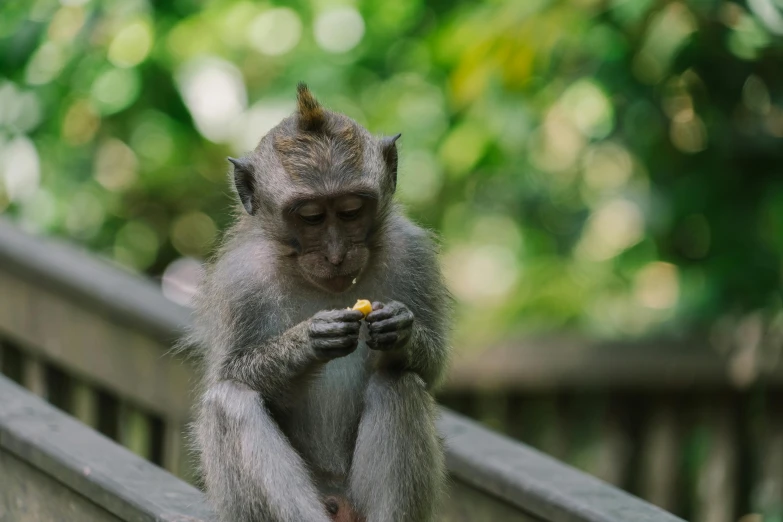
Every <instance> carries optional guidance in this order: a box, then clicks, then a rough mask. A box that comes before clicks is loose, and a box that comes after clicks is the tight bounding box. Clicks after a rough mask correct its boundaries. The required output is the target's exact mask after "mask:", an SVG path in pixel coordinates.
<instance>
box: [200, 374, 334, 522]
mask: <svg viewBox="0 0 783 522" xmlns="http://www.w3.org/2000/svg"><path fill="white" fill-rule="evenodd" d="M201 408H202V409H201V412H200V418H199V420H198V422H197V430H196V438H197V442H198V446H199V450H200V453H201V464H202V467H203V472H204V479H205V483H206V489H207V494H208V495H209V497H210V498H211V500H212V502H213V503H214V504H213V505H214V506H215V507H216V508H217V511H218V513H219V515H220V519H221V520H223V521H226V522H229V521H230V522H251V521H252V522H328V521H329V517H328V516H327V514H326V510H325V509H324V507H323V504H322V503H321V501H320V499H319V497H318V493H317V491H316V488H315V486H314V485H313V483H312V481H311V480H310V477H309V476H308V473H307V469H306V467H305V464H304V462H303V461H302V459H301V457H300V456H299V455H298V454H297V453H296V451H294V449H293V448H292V447H291V445H290V444H289V443H288V440H287V439H286V437H285V435H284V434H283V433H282V431H281V430H280V428H279V426H278V425H277V423H276V422H275V421H274V419H273V418H272V417H271V416H270V415H269V414H268V413H267V411H266V409H265V408H264V405H263V403H262V401H261V399H260V398H259V396H258V394H257V393H256V392H254V391H252V390H250V389H249V388H246V387H244V386H242V385H240V384H236V383H233V382H229V381H222V382H219V383H217V384H215V385H213V386H211V387H210V388H209V390H208V391H207V393H206V394H205V395H204V399H203V403H202V405H201Z"/></svg>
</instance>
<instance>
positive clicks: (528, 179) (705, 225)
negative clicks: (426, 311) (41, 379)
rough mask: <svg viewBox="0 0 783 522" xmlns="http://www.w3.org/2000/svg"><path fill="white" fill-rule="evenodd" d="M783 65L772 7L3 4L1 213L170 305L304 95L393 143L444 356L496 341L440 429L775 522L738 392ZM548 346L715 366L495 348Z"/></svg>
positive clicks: (457, 393) (773, 186) (782, 22)
mask: <svg viewBox="0 0 783 522" xmlns="http://www.w3.org/2000/svg"><path fill="white" fill-rule="evenodd" d="M781 58H783V0H748V1H747V2H732V1H718V0H691V1H680V2H676V1H667V0H655V1H653V0H570V1H566V0H561V1H555V0H551V1H547V0H525V1H522V0H488V1H485V2H468V1H447V0H437V1H434V2H432V1H431V2H425V1H423V0H396V1H388V0H386V1H381V0H377V1H370V0H363V1H362V0H356V1H341V0H310V1H304V0H302V1H296V2H251V1H241V0H170V1H168V0H165V1H164V0H158V1H152V0H59V1H58V0H5V1H3V2H2V3H0V213H3V214H6V215H9V216H11V217H12V219H14V220H15V221H17V222H18V223H19V224H20V226H22V227H23V228H25V229H26V230H30V231H33V232H36V233H42V234H46V235H55V236H63V237H67V238H69V239H70V240H73V241H77V242H79V243H81V244H83V245H84V246H85V247H87V248H89V249H91V250H93V251H95V252H98V253H100V254H101V255H103V256H105V257H107V258H109V259H112V260H114V261H115V262H116V263H118V264H119V265H121V266H124V267H126V268H128V269H130V270H134V271H139V272H145V273H147V274H149V275H151V276H152V277H155V278H157V279H159V280H160V281H161V282H162V284H163V290H164V292H165V293H166V295H167V296H169V297H170V298H172V299H173V300H175V301H178V302H181V303H186V302H187V300H188V297H189V295H190V292H192V289H193V282H194V280H195V277H196V276H197V274H198V266H199V265H198V260H201V259H204V258H205V257H206V256H208V255H209V253H210V252H211V251H212V249H213V248H214V246H215V244H216V241H218V238H219V237H220V233H221V231H222V230H223V229H224V228H225V227H226V226H227V225H228V224H229V221H230V219H231V218H230V216H231V208H232V207H233V206H234V205H235V203H234V201H233V196H232V193H231V190H230V184H229V180H228V163H227V161H226V159H225V158H226V156H228V155H234V156H236V155H241V154H243V153H244V152H246V151H248V150H250V149H252V148H253V147H254V146H255V144H256V143H257V141H258V139H259V138H260V137H261V136H262V135H263V134H264V133H265V132H266V131H267V130H269V129H270V128H271V127H273V126H274V125H275V124H276V123H277V122H279V121H280V120H281V119H282V118H283V117H284V116H286V115H287V114H289V113H290V112H291V111H292V110H293V108H294V94H295V85H296V83H297V82H298V81H306V82H307V83H308V84H309V85H310V87H311V89H312V90H313V91H314V93H315V94H316V95H317V96H318V97H319V99H320V100H321V101H322V102H323V103H324V104H325V105H326V106H328V107H329V108H331V109H334V110H337V111H342V112H345V113H347V114H348V115H350V116H352V117H353V118H355V119H356V120H357V121H359V122H360V123H362V124H364V125H365V126H367V127H368V128H369V129H370V130H371V131H372V132H375V133H377V134H387V135H389V134H395V133H397V132H401V133H402V135H403V137H402V140H401V141H400V142H399V143H400V147H401V152H400V155H401V157H400V160H401V165H400V183H399V198H400V200H401V201H402V202H403V203H404V204H405V206H406V207H407V209H408V211H409V213H410V214H411V215H412V217H413V218H414V219H415V220H417V221H418V222H420V223H422V224H424V225H426V226H428V227H431V228H432V229H434V230H436V231H437V232H438V233H439V234H440V235H441V237H442V243H443V262H444V268H445V270H446V274H447V277H448V280H449V284H450V286H451V288H452V290H453V292H454V294H455V296H456V298H457V302H458V303H459V310H458V313H459V320H458V321H457V331H456V333H455V342H456V344H457V345H458V348H459V349H461V350H463V352H462V353H463V354H465V353H469V352H471V351H473V353H472V354H471V355H474V356H475V355H476V354H477V352H479V351H480V350H483V349H484V348H486V347H491V346H497V345H502V344H503V341H504V340H510V341H509V342H508V343H507V345H506V347H507V348H509V349H508V351H507V352H502V350H501V352H497V351H495V352H491V353H492V354H494V355H493V356H492V357H485V358H484V361H486V359H490V358H492V359H493V361H494V362H493V361H489V363H487V364H486V365H485V367H484V370H485V373H484V374H482V375H483V376H484V377H487V376H489V377H488V379H489V380H488V381H487V382H483V381H482V382H478V381H476V382H474V381H472V380H471V375H472V374H479V373H481V372H479V371H478V368H479V366H480V365H479V364H478V363H475V361H477V360H478V359H473V360H468V362H467V363H463V364H462V367H461V368H462V373H461V374H460V375H462V378H463V381H461V382H462V383H463V384H465V383H468V384H466V385H465V386H466V388H465V389H456V388H455V389H451V390H450V391H448V393H447V394H445V395H444V396H443V397H442V400H443V401H444V403H445V404H447V405H449V406H450V407H453V408H455V409H457V410H459V411H462V412H466V413H468V414H470V415H472V416H474V417H476V418H479V419H480V420H482V421H483V422H486V423H487V424H489V425H490V426H492V427H494V428H497V429H502V430H504V431H506V432H507V433H510V434H512V435H513V436H516V437H519V438H521V439H522V440H524V441H525V442H527V443H528V444H531V445H533V446H536V447H538V448H541V449H544V450H545V451H547V452H548V453H551V454H553V455H555V456H556V457H558V458H561V459H563V460H566V461H568V462H571V463H574V464H576V465H578V466H579V467H581V468H583V469H587V470H588V471H590V472H592V473H595V474H597V475H599V476H601V477H602V478H605V479H606V480H609V481H610V482H613V483H615V484H618V485H621V486H622V487H625V488H626V489H629V490H630V491H632V492H634V493H638V494H641V495H643V496H644V497H645V498H648V499H650V500H652V501H654V502H656V503H658V504H659V505H662V506H664V507H667V509H672V510H674V511H676V512H678V513H680V514H683V516H687V517H689V518H690V516H691V515H693V516H694V517H695V520H698V521H705V522H726V521H729V520H736V518H731V517H732V516H733V515H734V514H736V515H742V514H745V513H751V512H754V513H756V514H751V515H747V516H745V518H743V519H742V520H743V522H759V521H760V520H762V519H761V518H759V517H761V516H762V515H760V514H759V513H765V514H766V518H764V520H772V521H781V520H783V424H781V422H783V417H781V416H780V412H781V411H783V410H781V409H780V408H781V407H783V392H782V391H781V389H780V386H779V384H780V381H775V382H777V383H778V387H777V388H775V387H774V386H770V387H769V388H767V383H766V382H757V380H756V379H757V377H758V374H759V372H761V374H764V371H765V370H769V372H770V375H771V374H772V373H773V372H772V370H773V369H774V368H775V364H777V365H778V366H777V370H775V371H777V372H778V373H779V371H780V369H779V367H780V364H781V361H783V299H782V297H783V296H781V269H783V60H782V59H781ZM543 332H556V333H558V334H562V333H563V332H576V333H577V335H578V336H579V337H580V338H581V339H602V340H614V339H620V338H623V339H627V338H638V337H646V336H651V337H653V338H664V337H665V335H666V334H671V333H675V334H677V333H679V334H682V333H687V332H700V335H701V337H700V338H701V340H702V341H705V339H706V340H707V341H705V342H702V347H704V346H706V345H709V346H708V347H707V350H709V354H708V355H707V356H706V357H705V358H702V359H694V360H697V361H699V362H698V365H701V366H699V367H698V368H697V367H696V366H687V364H688V362H689V361H691V359H688V357H689V355H688V354H687V353H685V352H686V351H687V350H681V348H682V345H675V344H667V343H659V344H654V345H648V346H647V350H646V352H647V353H648V354H649V353H652V354H653V355H654V356H655V357H657V358H658V359H664V361H663V363H664V364H659V363H660V361H658V362H657V363H656V364H655V365H653V367H654V368H663V369H664V370H665V371H662V375H661V379H660V383H659V384H660V386H659V387H656V386H652V387H650V382H649V380H648V381H644V382H642V383H641V384H640V385H639V386H638V387H636V388H634V387H633V386H632V385H631V386H629V385H628V383H627V382H626V381H627V380H628V379H630V380H634V379H636V378H637V377H636V374H634V375H630V377H629V376H627V375H625V374H624V373H623V368H624V366H622V365H613V362H614V361H619V359H621V358H622V359H624V358H625V357H618V356H617V355H616V353H617V352H610V353H609V355H608V356H604V358H603V359H601V358H597V356H595V355H594V354H596V353H599V352H600V351H597V350H595V348H596V347H595V346H584V347H582V348H583V349H581V348H580V349H581V357H582V359H579V358H578V357H577V355H579V354H580V352H579V350H578V349H575V350H571V351H569V349H568V346H565V349H564V347H563V346H560V347H557V346H554V347H552V348H551V349H550V348H549V345H547V344H542V345H540V346H539V347H538V348H540V349H539V350H538V352H536V354H533V355H530V354H527V355H525V353H526V352H525V351H524V349H525V346H523V345H522V344H514V343H515V342H516V341H514V339H519V338H522V337H524V336H529V335H531V334H538V333H543ZM705 333H708V334H709V333H711V335H704V334H705ZM623 342H625V341H623ZM732 343H733V344H734V345H737V347H738V349H736V350H734V348H732V347H731V346H729V345H732ZM620 344H622V343H620ZM685 345H686V347H687V346H688V345H687V343H685ZM628 346H632V344H629V345H628ZM727 346H729V347H728V348H727ZM501 348H502V347H501ZM577 348H578V347H577ZM732 350H734V352H732ZM631 352H634V354H632V353H631ZM642 352H645V350H626V351H625V352H624V353H628V354H629V355H628V358H629V360H631V362H632V363H633V360H632V359H633V357H635V356H637V355H640V354H641V356H643V357H644V356H646V355H645V353H642ZM757 352H758V353H761V352H764V354H766V355H764V354H762V355H763V356H762V355H759V354H758V353H757ZM488 353H490V352H488ZM542 353H543V354H544V355H551V361H554V363H553V364H554V366H552V367H549V366H546V365H543V366H541V365H539V366H536V363H537V362H539V363H540V362H541V361H542V360H544V359H546V357H543V356H542V355H541V354H542ZM563 353H564V354H565V356H563V357H562V359H558V356H559V355H560V354H563ZM683 354H684V355H685V356H684V357H681V358H677V357H675V355H683ZM501 356H503V357H506V358H505V359H504V358H503V357H501ZM713 357H714V358H716V359H720V360H721V361H724V362H725V361H726V360H728V361H730V364H728V365H727V366H726V367H724V366H720V365H715V364H713V362H714V361H713ZM546 360H547V361H549V359H546ZM636 360H637V363H634V364H635V366H633V365H631V366H633V367H634V368H636V371H638V370H639V369H640V368H641V369H642V370H643V369H644V368H645V367H646V363H645V362H644V361H645V360H646V359H636ZM639 360H641V361H642V362H641V363H639V362H638V361H639ZM654 360H655V358H654V357H653V358H650V359H649V361H654ZM562 361H565V362H566V363H568V362H570V363H572V366H573V367H574V368H577V367H578V371H576V370H575V371H574V373H571V374H568V372H567V371H566V374H567V377H568V378H567V379H565V378H564V379H561V381H559V382H555V383H549V382H543V381H545V380H547V379H550V378H552V377H551V376H552V375H554V376H557V375H560V376H561V377H562V375H563V374H562V373H558V372H559V370H558V368H561V366H558V365H559V364H560V363H561V362H562ZM667 361H675V362H673V363H672V364H675V365H676V364H678V363H679V362H683V361H684V362H685V363H686V367H685V369H681V371H680V373H677V372H675V371H668V370H666V368H667V367H666V363H667ZM775 361H776V362H775ZM515 362H516V363H518V364H512V363H515ZM587 362H593V364H592V366H590V365H588V364H587ZM626 362H627V361H626ZM493 364H494V366H493ZM528 366H529V367H530V368H532V370H529V371H527V372H526V371H525V370H526V368H528ZM588 367H589V368H588ZM487 368H488V369H487ZM584 368H587V369H584ZM618 368H619V370H618ZM567 369H568V366H567V365H566V370H567ZM604 369H606V372H603V373H602V371H603V370H604ZM596 371H598V373H595V372H596ZM493 372H494V373H493ZM580 372H582V373H585V374H586V376H585V375H581V373H580ZM590 372H593V374H591V373H590ZM689 372H690V373H694V375H696V376H695V377H694V381H693V382H697V383H701V386H704V387H702V388H699V387H698V386H695V385H694V384H693V383H689V382H688V380H687V378H683V377H682V375H683V374H687V373H689ZM468 374H471V375H468ZM641 374H642V375H643V376H644V375H646V374H644V372H643V371H642V372H641ZM675 374H676V375H675ZM498 375H500V376H501V377H503V378H505V381H503V383H504V384H503V386H507V387H508V389H492V388H491V386H492V384H493V379H495V378H497V376H498ZM591 375H598V377H591ZM776 375H777V374H776ZM466 376H467V377H466ZM676 376H679V377H677V378H679V379H680V380H677V378H675V377H676ZM705 376H706V377H705ZM582 377H585V378H584V379H582ZM686 377H687V376H686ZM591 378H592V379H593V380H592V381H591V380H590V379H591ZM646 378H647V379H649V375H647V377H646ZM537 379H538V380H537ZM568 379H571V380H573V381H574V382H568ZM672 380H673V381H676V382H674V383H673V384H672V382H669V381H672ZM763 380H764V379H761V381H763ZM479 381H480V379H479ZM705 382H706V383H707V384H706V385H705V384H704V383H705ZM770 382H772V377H770ZM585 383H587V384H585ZM550 384H551V385H552V386H553V388H551V389H550V388H548V387H547V386H549V385H550ZM487 385H488V386H489V388H490V389H489V391H487V390H485V389H483V388H482V386H487ZM558 386H559V387H558ZM539 387H540V388H539ZM715 463H719V464H717V465H714V464H715ZM737 463H739V464H737ZM605 468H606V469H605ZM607 469H608V470H609V471H607ZM726 470H728V471H726ZM726 492H729V493H726ZM716 513H718V514H717V515H716ZM748 517H750V518H748ZM754 517H755V518H754Z"/></svg>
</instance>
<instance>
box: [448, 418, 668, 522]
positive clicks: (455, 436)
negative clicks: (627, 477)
mask: <svg viewBox="0 0 783 522" xmlns="http://www.w3.org/2000/svg"><path fill="white" fill-rule="evenodd" d="M438 426H439V429H440V432H441V434H442V435H443V436H444V438H445V442H446V448H447V452H446V459H447V463H448V466H449V470H450V471H451V474H452V476H453V477H454V478H455V479H456V480H459V481H462V482H464V483H465V484H467V485H469V486H471V487H474V488H476V489H479V490H480V491H482V492H483V493H484V494H488V495H494V496H495V497H497V498H498V499H500V500H502V501H504V502H507V503H508V504H511V505H513V506H516V507H517V508H518V509H520V510H521V511H523V512H525V513H530V515H532V516H534V517H538V518H540V519H542V520H548V521H552V522H628V521H631V520H633V521H635V522H653V521H655V522H677V521H679V522H681V519H680V518H677V517H675V516H674V515H671V514H669V513H667V512H665V511H663V510H661V509H659V508H657V507H655V506H653V505H652V504H648V503H647V502H644V501H642V500H639V499H637V498H635V497H632V496H631V495H628V494H627V493H624V492H622V491H620V490H619V489H617V488H615V487H613V486H610V485H609V484H606V483H604V482H602V481H600V480H598V479H597V478H595V477H591V476H589V475H587V474H586V473H582V472H580V471H577V470H575V469H573V468H570V467H569V466H566V465H564V464H562V463H560V462H558V461H556V460H555V459H553V458H551V457H548V456H546V455H544V454H542V453H539V452H538V451H535V450H533V449H531V448H527V447H525V446H522V445H521V444H518V443H516V442H514V441H512V440H511V439H509V438H507V437H504V436H502V435H499V434H496V433H493V432H491V431H490V430H488V429H486V428H484V427H481V426H478V425H477V424H475V423H474V422H471V421H469V420H467V419H465V418H464V417H462V416H459V415H457V414H455V413H452V412H448V411H443V412H442V417H441V419H440V422H439V424H438Z"/></svg>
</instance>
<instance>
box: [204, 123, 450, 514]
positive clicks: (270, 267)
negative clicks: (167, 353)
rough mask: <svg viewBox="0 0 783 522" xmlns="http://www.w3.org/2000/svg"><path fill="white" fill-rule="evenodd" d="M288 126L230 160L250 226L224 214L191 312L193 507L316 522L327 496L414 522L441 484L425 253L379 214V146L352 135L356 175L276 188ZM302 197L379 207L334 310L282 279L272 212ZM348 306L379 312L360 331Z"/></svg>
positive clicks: (437, 302)
mask: <svg viewBox="0 0 783 522" xmlns="http://www.w3.org/2000/svg"><path fill="white" fill-rule="evenodd" d="M325 112H326V115H327V116H326V117H327V123H328V121H329V120H328V119H329V118H336V117H340V118H344V117H342V116H338V115H334V114H333V113H330V112H328V111H325ZM340 121H341V122H342V121H343V120H340ZM295 122H296V115H294V116H293V117H291V118H288V119H287V120H285V121H283V122H282V123H281V124H280V125H279V126H278V127H276V128H275V129H273V130H272V131H271V132H270V134H269V135H267V136H265V137H264V138H263V139H262V140H261V143H260V144H259V146H258V147H257V148H256V150H255V151H254V152H253V153H252V154H251V155H249V156H248V157H247V158H246V159H245V161H247V162H250V163H251V164H252V165H253V168H252V172H254V173H256V174H255V178H254V180H253V186H255V187H256V193H254V194H253V198H252V208H253V210H254V212H253V213H252V214H249V213H246V212H243V211H238V212H237V216H238V219H237V222H236V223H235V225H234V226H233V228H232V229H231V231H230V232H229V233H228V234H227V236H226V238H225V239H224V243H223V245H222V247H221V249H220V250H219V252H218V254H217V256H216V257H215V259H214V260H213V261H212V263H210V266H209V267H208V269H207V271H206V276H205V280H204V281H203V283H202V285H201V289H200V292H199V294H198V296H197V299H196V321H195V328H194V331H193V332H192V339H191V341H192V342H194V343H195V344H197V345H198V346H199V347H201V348H203V349H204V352H203V355H204V363H205V372H204V374H205V377H204V382H203V395H202V397H201V400H200V402H199V411H198V417H197V421H196V422H195V429H194V438H195V446H196V450H197V452H198V454H199V457H200V464H201V468H202V475H203V479H204V484H205V487H206V490H207V493H208V496H209V498H210V499H211V501H212V502H213V503H214V505H215V507H216V509H217V511H218V513H219V515H220V517H221V520H222V521H224V522H228V521H231V522H250V521H263V522H267V521H268V522H316V521H317V522H326V521H328V520H330V515H329V514H328V512H327V509H326V508H325V507H324V498H325V497H326V496H328V495H338V496H341V497H344V498H347V499H348V500H349V501H350V502H351V504H352V505H353V507H354V508H355V509H356V510H357V511H358V512H359V513H360V515H362V516H364V517H366V520H367V522H402V521H412V522H430V521H432V520H434V516H435V511H436V508H437V505H438V500H439V498H440V496H441V490H442V485H443V481H444V474H445V472H444V469H445V468H444V461H443V454H442V449H441V445H440V441H439V439H438V437H437V433H436V430H435V425H434V416H435V411H436V410H435V407H434V401H433V399H432V396H431V392H432V390H433V389H434V387H435V386H437V385H438V383H439V382H440V380H441V378H442V377H443V373H444V369H445V366H446V363H447V358H448V345H447V330H448V318H449V315H450V314H449V312H450V298H449V295H448V293H447V291H446V289H445V286H444V284H443V281H442V278H441V274H440V269H439V266H438V262H437V256H436V246H435V242H434V241H433V238H432V237H431V235H430V234H429V233H427V232H425V231H424V230H422V229H421V228H419V227H417V226H415V225H414V224H412V223H411V222H410V221H409V220H408V219H406V218H405V217H404V216H403V215H402V213H401V211H400V209H399V208H398V207H397V206H396V205H395V204H394V203H393V202H392V201H391V193H392V191H393V188H394V184H393V180H391V179H390V178H391V176H392V173H391V170H390V169H389V168H388V166H387V165H386V163H385V162H384V156H383V154H382V142H381V140H378V139H376V138H374V137H372V136H371V135H370V134H369V133H367V131H365V130H364V129H361V128H359V132H360V133H361V136H362V143H363V150H362V151H361V152H362V156H361V157H362V161H363V163H364V168H363V172H361V173H355V172H345V171H340V170H335V171H329V172H322V173H320V175H316V174H314V173H302V175H301V176H299V177H297V178H296V179H294V178H292V177H291V176H290V175H289V174H288V173H286V172H285V171H284V169H283V168H282V167H281V165H280V162H279V161H278V159H277V155H276V153H275V151H274V149H273V146H272V143H273V140H274V137H275V135H276V134H278V135H279V134H280V133H289V134H291V133H296V132H302V131H301V130H299V129H298V128H297V127H296V125H295ZM395 159H396V158H395ZM395 174H396V173H395ZM357 187H359V188H358V189H357ZM305 188H307V189H308V190H319V191H322V192H324V193H331V192H334V191H341V190H346V189H350V190H365V189H367V190H370V191H374V192H375V193H376V194H378V195H379V198H380V199H379V201H378V206H377V218H376V228H375V230H374V233H373V235H372V238H371V239H370V240H368V241H370V242H371V248H370V258H369V262H368V264H367V266H366V268H365V270H364V271H363V272H362V273H361V275H360V276H359V277H358V278H357V283H356V284H355V285H353V286H352V287H351V288H349V289H348V290H347V291H345V292H344V293H342V294H338V295H335V294H331V293H327V292H325V291H324V290H321V289H319V288H317V287H315V286H313V285H312V284H310V283H308V282H307V281H305V280H304V279H303V278H302V277H301V275H300V274H299V273H298V272H297V270H296V268H295V267H294V266H293V262H292V255H294V252H293V251H292V248H291V247H289V246H287V245H286V238H285V234H284V231H283V227H282V223H281V217H280V215H281V212H282V207H281V205H282V202H284V201H287V200H289V199H290V197H291V195H292V194H296V193H297V192H300V191H302V190H304V189H305ZM243 200H244V201H243V203H248V201H247V198H246V197H245V198H243ZM245 206H247V205H245ZM238 208H239V209H241V207H238ZM256 210H257V211H256ZM360 298H362V299H364V298H367V299H371V300H373V301H377V302H380V303H384V309H383V310H380V311H379V312H373V313H375V314H377V316H376V319H375V320H371V319H373V318H372V316H368V319H367V322H366V323H365V322H361V323H359V319H360V318H359V316H357V315H356V314H359V312H347V311H345V310H344V309H345V308H346V307H347V306H350V305H351V304H352V303H353V302H355V300H356V299H360ZM334 310H342V312H340V311H337V312H335V311H334ZM380 312H382V313H380ZM359 315H361V314H359ZM368 343H369V344H370V345H372V347H373V348H375V349H371V348H370V346H368Z"/></svg>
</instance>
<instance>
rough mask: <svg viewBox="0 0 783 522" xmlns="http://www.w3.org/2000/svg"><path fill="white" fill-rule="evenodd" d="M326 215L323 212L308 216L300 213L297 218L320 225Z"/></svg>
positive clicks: (309, 223)
mask: <svg viewBox="0 0 783 522" xmlns="http://www.w3.org/2000/svg"><path fill="white" fill-rule="evenodd" d="M325 217H326V215H325V214H312V215H309V216H305V215H302V214H299V218H300V219H301V220H302V221H304V222H305V223H307V224H308V225H320V224H321V223H323V222H324V218H325Z"/></svg>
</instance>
